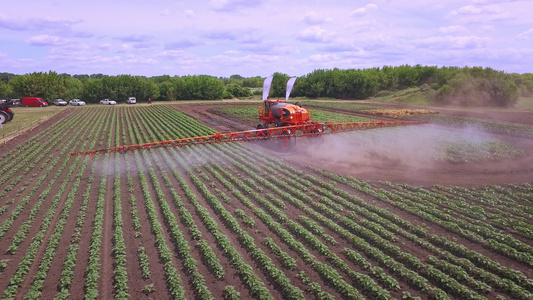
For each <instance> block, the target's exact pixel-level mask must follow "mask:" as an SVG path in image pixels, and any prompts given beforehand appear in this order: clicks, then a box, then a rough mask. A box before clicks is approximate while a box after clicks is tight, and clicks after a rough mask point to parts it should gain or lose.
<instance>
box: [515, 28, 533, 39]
mask: <svg viewBox="0 0 533 300" xmlns="http://www.w3.org/2000/svg"><path fill="white" fill-rule="evenodd" d="M531 35H533V28H531V29H529V30H526V31H524V32H522V33H520V34H519V35H517V36H516V39H518V40H527V39H529V37H530V36H531Z"/></svg>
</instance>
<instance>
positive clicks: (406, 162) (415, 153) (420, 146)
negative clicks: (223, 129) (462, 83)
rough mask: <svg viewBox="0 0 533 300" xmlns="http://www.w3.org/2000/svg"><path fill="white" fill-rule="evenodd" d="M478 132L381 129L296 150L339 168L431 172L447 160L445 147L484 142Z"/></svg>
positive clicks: (328, 137)
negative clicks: (397, 169)
mask: <svg viewBox="0 0 533 300" xmlns="http://www.w3.org/2000/svg"><path fill="white" fill-rule="evenodd" d="M488 139H489V137H488V135H487V134H486V133H484V132H482V131H481V130H479V129H476V128H473V127H468V128H462V129H457V128H453V129H452V128H449V127H443V126H438V125H434V124H425V125H416V126H406V127H394V128H382V129H371V130H362V131H354V132H350V133H341V134H331V135H326V136H323V137H321V138H309V139H307V140H306V141H305V142H299V141H298V142H297V143H296V146H295V151H296V152H297V153H298V155H303V156H305V157H306V159H307V160H308V161H314V162H315V164H316V163H317V162H319V163H321V164H326V165H332V164H333V165H335V164H336V165H338V166H339V167H343V168H346V167H350V166H353V167H357V168H359V167H376V168H387V167H390V168H393V167H394V168H398V167H401V169H406V170H410V171H412V170H430V169H433V168H435V167H436V166H437V165H438V163H440V162H442V161H443V160H445V155H444V154H443V151H444V150H443V148H444V147H446V145H453V144H458V143H463V142H465V141H468V142H469V143H483V142H485V141H487V140H488Z"/></svg>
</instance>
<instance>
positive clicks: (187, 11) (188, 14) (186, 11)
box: [184, 9, 196, 18]
mask: <svg viewBox="0 0 533 300" xmlns="http://www.w3.org/2000/svg"><path fill="white" fill-rule="evenodd" d="M184 14H185V16H187V17H189V18H196V14H195V13H194V11H193V10H191V9H187V10H185V12H184Z"/></svg>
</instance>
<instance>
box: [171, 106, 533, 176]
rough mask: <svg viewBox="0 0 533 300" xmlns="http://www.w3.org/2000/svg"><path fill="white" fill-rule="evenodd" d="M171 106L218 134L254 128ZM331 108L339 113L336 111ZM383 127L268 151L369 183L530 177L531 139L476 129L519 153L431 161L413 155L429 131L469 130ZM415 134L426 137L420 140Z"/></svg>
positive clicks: (525, 120) (522, 117)
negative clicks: (370, 133) (374, 132)
mask: <svg viewBox="0 0 533 300" xmlns="http://www.w3.org/2000/svg"><path fill="white" fill-rule="evenodd" d="M364 103H365V104H369V105H372V106H383V107H396V108H399V107H401V108H405V107H406V106H404V105H401V106H400V105H390V104H387V105H384V104H380V103H372V102H364ZM176 107H177V108H179V109H180V110H183V111H184V112H186V113H187V114H189V115H191V116H192V117H194V118H197V119H198V120H199V121H200V122H201V123H203V124H205V125H207V126H210V127H212V128H215V129H216V130H218V131H220V132H229V131H232V130H240V129H242V128H243V127H247V126H248V127H249V128H254V127H255V125H256V124H254V123H248V124H241V123H238V122H235V121H234V120H229V119H226V118H224V117H221V116H219V115H215V114H213V113H210V112H209V110H210V109H212V108H213V106H209V105H201V106H198V105H183V104H180V105H177V106H176ZM416 108H417V109H421V108H422V109H424V108H425V107H419V106H417V107H416ZM430 109H431V110H435V111H438V112H439V113H440V114H442V115H450V116H460V117H475V118H485V119H487V120H495V121H503V122H515V123H519V124H533V112H520V111H516V112H510V111H507V112H504V113H497V112H494V110H493V109H492V110H488V111H487V110H482V109H478V110H474V109H469V110H468V111H465V110H464V109H459V108H434V107H431V108H430ZM337 112H342V111H338V110H337ZM343 113H346V112H343ZM357 115H360V116H363V115H362V114H360V113H357ZM375 118H376V119H378V120H384V121H387V120H392V119H390V118H379V117H375ZM386 131H387V133H384V134H383V136H382V137H381V140H380V141H379V142H376V140H375V139H372V140H361V141H359V143H358V144H351V145H350V144H345V143H340V142H339V141H340V140H345V139H346V136H347V135H358V134H360V133H358V132H355V133H353V134H342V135H343V137H331V136H329V137H325V138H324V139H322V140H321V141H304V140H302V141H297V142H296V147H294V149H293V151H291V152H289V153H285V152H284V153H279V152H273V153H272V155H280V156H281V157H283V158H284V159H288V160H291V161H293V162H295V163H297V164H300V165H303V166H305V165H310V166H313V167H318V168H324V169H326V170H329V171H334V172H341V173H342V174H346V175H351V176H355V177H356V178H359V179H362V180H371V181H392V182H400V183H410V184H417V185H425V186H431V185H433V184H442V185H462V186H482V185H487V184H505V183H524V182H532V181H533V139H530V138H520V137H512V136H505V135H495V134H489V133H483V132H478V133H476V135H477V136H484V137H488V138H492V139H495V140H500V141H506V142H508V143H511V144H513V145H516V146H517V147H519V148H520V149H522V150H523V151H524V154H523V155H522V156H521V157H519V158H515V159H501V160H496V161H492V160H491V161H476V162H464V163H450V162H442V161H440V162H439V161H432V160H430V159H429V158H427V157H426V158H424V157H421V156H420V155H419V154H420V152H424V151H429V150H428V149H429V148H430V147H429V146H428V145H429V144H431V143H434V142H435V135H439V134H442V133H443V132H449V131H452V132H453V131H456V133H457V134H464V135H466V136H467V138H469V137H468V134H471V133H468V132H465V131H464V130H461V129H450V128H445V127H438V126H432V125H420V127H418V128H414V127H413V128H409V130H399V134H405V136H404V137H402V136H400V137H398V136H397V135H396V133H395V132H394V131H396V132H398V130H397V129H390V130H388V129H386ZM363 134H364V133H363ZM420 134H422V135H423V136H424V137H426V138H427V139H426V140H424V139H423V138H421V137H420ZM391 137H394V138H393V139H392V140H393V141H395V142H391ZM409 139H412V141H411V142H409ZM369 144H370V145H369ZM263 148H264V149H265V151H271V150H269V147H263ZM424 159H426V160H424Z"/></svg>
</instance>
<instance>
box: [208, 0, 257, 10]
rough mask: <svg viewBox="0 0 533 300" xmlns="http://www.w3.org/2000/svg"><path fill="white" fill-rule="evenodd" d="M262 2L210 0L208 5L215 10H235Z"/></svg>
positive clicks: (254, 0) (255, 5) (251, 0)
mask: <svg viewBox="0 0 533 300" xmlns="http://www.w3.org/2000/svg"><path fill="white" fill-rule="evenodd" d="M263 2H265V0H211V1H210V2H209V6H210V7H211V8H212V9H213V10H215V11H236V10H240V9H243V8H253V7H257V6H259V5H261V4H262V3H263Z"/></svg>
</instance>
